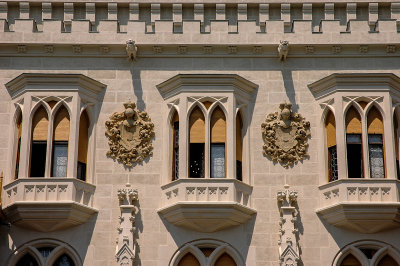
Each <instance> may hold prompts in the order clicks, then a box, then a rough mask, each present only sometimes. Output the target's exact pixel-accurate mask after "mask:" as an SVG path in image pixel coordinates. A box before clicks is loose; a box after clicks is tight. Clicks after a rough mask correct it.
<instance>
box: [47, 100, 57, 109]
mask: <svg viewBox="0 0 400 266" xmlns="http://www.w3.org/2000/svg"><path fill="white" fill-rule="evenodd" d="M47 104H48V105H49V106H50V108H51V109H53V108H54V106H55V105H56V104H57V102H56V101H49V102H47Z"/></svg>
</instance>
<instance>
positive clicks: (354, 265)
mask: <svg viewBox="0 0 400 266" xmlns="http://www.w3.org/2000/svg"><path fill="white" fill-rule="evenodd" d="M340 266H362V265H361V263H360V262H359V261H358V259H357V258H356V257H354V255H353V254H349V255H347V256H346V257H345V258H344V259H343V261H342V263H340Z"/></svg>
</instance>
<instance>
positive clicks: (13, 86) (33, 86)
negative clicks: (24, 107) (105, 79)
mask: <svg viewBox="0 0 400 266" xmlns="http://www.w3.org/2000/svg"><path fill="white" fill-rule="evenodd" d="M5 86H6V88H7V89H8V91H9V92H10V94H11V96H12V97H13V98H15V97H17V96H19V95H21V94H23V93H25V92H27V91H80V90H82V89H83V90H86V91H87V92H89V95H92V96H95V95H97V94H99V93H100V92H101V91H102V90H103V89H104V88H105V87H106V85H105V84H103V83H100V82H98V81H96V80H94V79H92V78H89V77H87V76H85V75H82V74H45V73H23V74H21V75H19V76H18V77H16V78H14V79H13V80H11V81H9V82H8V83H6V84H5Z"/></svg>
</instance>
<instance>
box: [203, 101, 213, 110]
mask: <svg viewBox="0 0 400 266" xmlns="http://www.w3.org/2000/svg"><path fill="white" fill-rule="evenodd" d="M203 105H204V107H205V108H206V109H207V110H208V109H210V106H211V105H212V102H210V101H205V102H203Z"/></svg>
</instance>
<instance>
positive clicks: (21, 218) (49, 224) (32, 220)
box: [3, 178, 97, 232]
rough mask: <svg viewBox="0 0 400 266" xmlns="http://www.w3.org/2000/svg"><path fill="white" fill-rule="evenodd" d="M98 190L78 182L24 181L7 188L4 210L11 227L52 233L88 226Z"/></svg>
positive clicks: (75, 180)
mask: <svg viewBox="0 0 400 266" xmlns="http://www.w3.org/2000/svg"><path fill="white" fill-rule="evenodd" d="M95 189H96V187H95V186H94V185H92V184H88V183H85V182H83V181H81V180H77V179H75V178H24V179H18V180H15V181H13V182H12V183H10V184H8V185H6V186H4V195H3V204H4V205H3V208H4V212H5V214H6V216H7V218H8V219H9V220H10V222H11V223H13V224H16V225H18V226H21V227H27V228H31V229H34V230H37V231H42V232H51V231H56V230H60V229H65V228H68V227H71V226H76V225H80V224H83V223H85V222H86V221H88V220H89V218H90V217H91V216H92V215H93V214H94V213H96V212H97V210H96V209H94V208H93V195H94V191H95Z"/></svg>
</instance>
